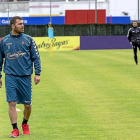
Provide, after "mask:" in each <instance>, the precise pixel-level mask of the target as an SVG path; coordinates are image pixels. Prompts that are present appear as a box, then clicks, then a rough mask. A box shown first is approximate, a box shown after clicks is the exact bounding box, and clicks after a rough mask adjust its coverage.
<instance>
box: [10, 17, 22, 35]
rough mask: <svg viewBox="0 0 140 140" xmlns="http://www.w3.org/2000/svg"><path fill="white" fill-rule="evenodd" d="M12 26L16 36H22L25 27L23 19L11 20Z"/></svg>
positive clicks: (13, 18)
mask: <svg viewBox="0 0 140 140" xmlns="http://www.w3.org/2000/svg"><path fill="white" fill-rule="evenodd" d="M10 25H11V27H12V32H13V33H15V34H20V33H23V32H24V25H23V19H22V17H19V16H15V17H12V18H11V20H10Z"/></svg>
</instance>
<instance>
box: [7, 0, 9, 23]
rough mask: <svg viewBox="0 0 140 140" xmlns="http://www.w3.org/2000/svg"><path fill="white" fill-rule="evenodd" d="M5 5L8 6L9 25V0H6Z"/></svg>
mask: <svg viewBox="0 0 140 140" xmlns="http://www.w3.org/2000/svg"><path fill="white" fill-rule="evenodd" d="M7 7H8V25H9V0H7Z"/></svg>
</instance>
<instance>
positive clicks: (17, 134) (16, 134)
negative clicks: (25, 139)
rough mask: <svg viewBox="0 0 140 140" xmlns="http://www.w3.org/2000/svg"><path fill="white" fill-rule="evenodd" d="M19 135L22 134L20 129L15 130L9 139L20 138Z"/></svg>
mask: <svg viewBox="0 0 140 140" xmlns="http://www.w3.org/2000/svg"><path fill="white" fill-rule="evenodd" d="M19 133H20V132H19V130H18V129H14V130H13V131H12V133H11V135H10V136H9V137H10V138H16V137H19Z"/></svg>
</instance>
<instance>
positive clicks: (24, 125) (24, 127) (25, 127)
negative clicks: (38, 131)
mask: <svg viewBox="0 0 140 140" xmlns="http://www.w3.org/2000/svg"><path fill="white" fill-rule="evenodd" d="M21 128H22V130H23V135H30V130H29V125H28V124H23V125H22V126H21Z"/></svg>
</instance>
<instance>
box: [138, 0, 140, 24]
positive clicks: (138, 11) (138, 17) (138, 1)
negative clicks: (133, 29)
mask: <svg viewBox="0 0 140 140" xmlns="http://www.w3.org/2000/svg"><path fill="white" fill-rule="evenodd" d="M139 9H140V8H139V0H138V23H139V12H140V11H139Z"/></svg>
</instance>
